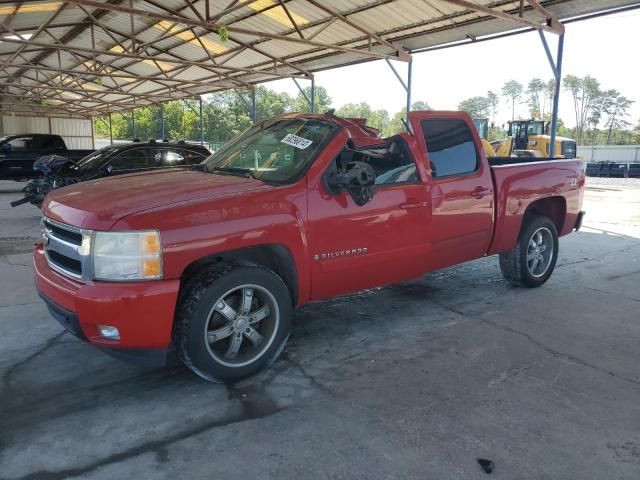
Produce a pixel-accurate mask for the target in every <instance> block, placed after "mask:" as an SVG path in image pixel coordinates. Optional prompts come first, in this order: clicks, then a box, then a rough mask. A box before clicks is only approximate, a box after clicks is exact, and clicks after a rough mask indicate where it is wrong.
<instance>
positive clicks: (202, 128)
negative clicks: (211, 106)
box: [200, 97, 204, 145]
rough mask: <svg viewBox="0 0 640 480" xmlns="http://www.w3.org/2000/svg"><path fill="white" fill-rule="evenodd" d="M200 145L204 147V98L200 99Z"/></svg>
mask: <svg viewBox="0 0 640 480" xmlns="http://www.w3.org/2000/svg"><path fill="white" fill-rule="evenodd" d="M200 145H204V121H203V119H202V97H200Z"/></svg>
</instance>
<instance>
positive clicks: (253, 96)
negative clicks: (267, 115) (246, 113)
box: [251, 88, 256, 123]
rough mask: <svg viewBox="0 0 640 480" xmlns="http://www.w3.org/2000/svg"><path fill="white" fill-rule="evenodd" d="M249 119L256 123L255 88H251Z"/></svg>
mask: <svg viewBox="0 0 640 480" xmlns="http://www.w3.org/2000/svg"><path fill="white" fill-rule="evenodd" d="M251 121H252V122H253V123H256V89H255V88H253V89H252V90H251Z"/></svg>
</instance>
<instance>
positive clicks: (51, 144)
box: [38, 135, 64, 153]
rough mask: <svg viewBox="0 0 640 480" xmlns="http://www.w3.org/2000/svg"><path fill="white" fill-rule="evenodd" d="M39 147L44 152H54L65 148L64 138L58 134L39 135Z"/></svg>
mask: <svg viewBox="0 0 640 480" xmlns="http://www.w3.org/2000/svg"><path fill="white" fill-rule="evenodd" d="M38 149H39V150H40V151H41V152H43V153H54V152H60V151H63V150H64V143H63V142H62V139H61V138H60V137H58V136H56V135H51V136H49V135H44V136H42V137H39V145H38Z"/></svg>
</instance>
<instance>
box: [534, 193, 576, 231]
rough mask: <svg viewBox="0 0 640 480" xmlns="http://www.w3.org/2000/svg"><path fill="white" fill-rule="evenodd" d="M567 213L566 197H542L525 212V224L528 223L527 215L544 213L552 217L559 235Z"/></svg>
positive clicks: (545, 215)
mask: <svg viewBox="0 0 640 480" xmlns="http://www.w3.org/2000/svg"><path fill="white" fill-rule="evenodd" d="M566 213H567V201H566V200H565V199H564V197H548V198H542V199H540V200H536V201H535V202H533V203H531V204H530V205H529V206H528V207H527V210H526V211H525V212H524V222H523V225H526V222H527V217H529V216H531V215H542V216H544V217H548V218H549V219H551V221H552V222H553V224H554V225H555V227H556V230H557V231H558V235H559V234H560V231H561V230H562V227H563V225H564V219H565V216H566Z"/></svg>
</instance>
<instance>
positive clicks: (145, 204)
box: [42, 170, 272, 230]
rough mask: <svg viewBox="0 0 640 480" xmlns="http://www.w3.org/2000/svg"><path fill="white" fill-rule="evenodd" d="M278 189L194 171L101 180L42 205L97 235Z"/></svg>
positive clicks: (57, 217)
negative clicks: (182, 208)
mask: <svg viewBox="0 0 640 480" xmlns="http://www.w3.org/2000/svg"><path fill="white" fill-rule="evenodd" d="M267 188H272V187H269V186H268V185H266V184H264V183H263V182H261V181H259V180H252V179H249V178H244V177H236V176H230V175H218V174H212V173H205V172H200V171H194V170H171V171H169V170H159V171H156V172H146V173H134V174H130V175H120V176H117V177H109V178H101V179H98V180H91V181H88V182H82V183H79V184H77V185H72V186H69V187H64V188H61V189H58V190H54V191H52V192H51V193H49V194H48V195H47V197H46V198H45V201H44V203H43V205H42V211H43V213H44V214H45V215H46V216H48V217H49V218H52V219H54V220H58V221H60V222H63V223H66V224H69V225H73V226H76V227H81V228H87V229H92V230H108V229H109V228H111V226H113V224H114V223H115V222H117V221H118V220H120V219H122V218H124V217H126V216H127V215H131V214H133V213H138V212H141V211H144V210H149V209H152V208H157V207H162V206H166V205H172V204H177V203H181V202H187V201H194V200H200V199H204V198H217V197H226V196H230V195H238V194H243V193H246V192H249V191H253V190H258V189H267Z"/></svg>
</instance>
